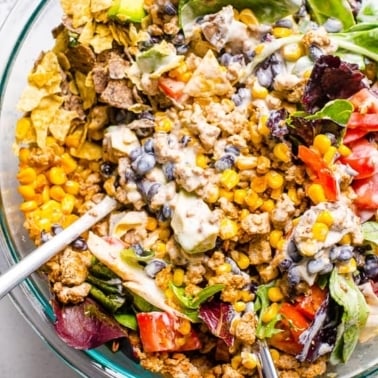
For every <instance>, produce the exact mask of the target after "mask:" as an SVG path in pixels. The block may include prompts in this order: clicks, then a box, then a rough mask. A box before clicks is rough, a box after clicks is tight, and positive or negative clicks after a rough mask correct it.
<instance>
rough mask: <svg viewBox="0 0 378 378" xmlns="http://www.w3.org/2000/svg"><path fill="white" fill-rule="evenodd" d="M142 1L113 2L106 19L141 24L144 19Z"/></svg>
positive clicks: (119, 0) (144, 13) (123, 0)
mask: <svg viewBox="0 0 378 378" xmlns="http://www.w3.org/2000/svg"><path fill="white" fill-rule="evenodd" d="M145 15H146V12H145V10H144V1H143V0H114V1H113V3H112V6H111V7H110V8H109V10H108V17H109V18H111V19H114V20H117V21H120V22H129V21H131V22H141V21H142V19H143V17H145Z"/></svg>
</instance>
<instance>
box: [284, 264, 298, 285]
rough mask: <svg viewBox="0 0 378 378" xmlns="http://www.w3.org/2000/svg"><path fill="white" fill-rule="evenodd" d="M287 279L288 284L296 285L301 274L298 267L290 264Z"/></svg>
mask: <svg viewBox="0 0 378 378" xmlns="http://www.w3.org/2000/svg"><path fill="white" fill-rule="evenodd" d="M287 279H288V283H289V285H290V286H296V285H298V284H299V282H300V281H301V275H300V272H299V269H298V267H296V266H295V265H293V266H291V267H290V269H289V270H288V272H287Z"/></svg>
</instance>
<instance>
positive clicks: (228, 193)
mask: <svg viewBox="0 0 378 378" xmlns="http://www.w3.org/2000/svg"><path fill="white" fill-rule="evenodd" d="M220 197H223V198H226V199H227V200H228V201H230V202H232V201H233V200H234V193H233V192H231V191H229V190H226V189H224V188H219V198H220Z"/></svg>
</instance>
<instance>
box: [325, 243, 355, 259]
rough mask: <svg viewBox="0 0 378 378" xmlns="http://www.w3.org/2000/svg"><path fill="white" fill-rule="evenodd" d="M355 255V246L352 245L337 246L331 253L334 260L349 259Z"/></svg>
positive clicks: (330, 256)
mask: <svg viewBox="0 0 378 378" xmlns="http://www.w3.org/2000/svg"><path fill="white" fill-rule="evenodd" d="M352 257H353V247H352V246H351V245H341V246H335V247H333V248H332V249H331V251H330V253H329V258H330V259H331V260H332V261H336V260H338V261H348V260H350V259H351V258H352Z"/></svg>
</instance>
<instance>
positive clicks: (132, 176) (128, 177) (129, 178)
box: [118, 169, 136, 182]
mask: <svg viewBox="0 0 378 378" xmlns="http://www.w3.org/2000/svg"><path fill="white" fill-rule="evenodd" d="M125 179H126V180H127V181H131V182H134V181H135V179H136V176H135V173H134V171H133V170H131V169H126V171H125ZM118 181H119V178H118Z"/></svg>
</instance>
